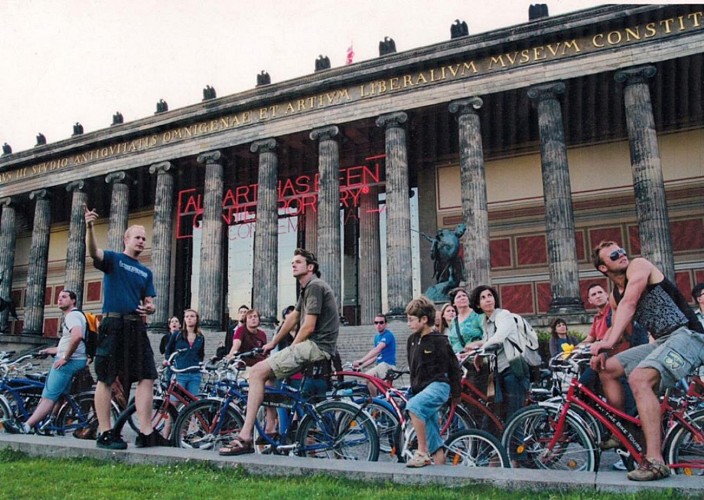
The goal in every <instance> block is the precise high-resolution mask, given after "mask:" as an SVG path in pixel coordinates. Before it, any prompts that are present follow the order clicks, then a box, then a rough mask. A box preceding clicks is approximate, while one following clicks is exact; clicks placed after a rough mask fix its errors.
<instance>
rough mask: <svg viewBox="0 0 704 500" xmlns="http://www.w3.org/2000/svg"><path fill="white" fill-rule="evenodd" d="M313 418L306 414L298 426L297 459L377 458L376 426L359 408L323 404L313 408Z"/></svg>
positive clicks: (373, 459) (336, 403)
mask: <svg viewBox="0 0 704 500" xmlns="http://www.w3.org/2000/svg"><path fill="white" fill-rule="evenodd" d="M315 412H316V416H315V417H313V416H311V415H306V417H305V418H304V419H303V421H302V422H301V424H300V426H299V427H298V433H297V434H296V442H297V443H298V447H299V449H298V453H299V455H300V456H304V457H313V458H336V459H342V460H369V461H372V462H375V461H376V460H377V459H378V458H379V435H378V434H377V430H376V426H375V425H374V422H373V421H372V419H371V418H370V417H369V415H368V414H367V413H366V412H364V411H363V410H362V409H361V407H359V406H358V405H355V404H352V403H348V402H345V401H323V402H322V403H318V404H317V405H315Z"/></svg>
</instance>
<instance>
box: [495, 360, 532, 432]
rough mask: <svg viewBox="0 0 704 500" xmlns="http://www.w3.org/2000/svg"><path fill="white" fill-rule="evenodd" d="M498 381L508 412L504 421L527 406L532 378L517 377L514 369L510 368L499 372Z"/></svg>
mask: <svg viewBox="0 0 704 500" xmlns="http://www.w3.org/2000/svg"><path fill="white" fill-rule="evenodd" d="M498 383H499V390H500V393H501V394H502V397H503V403H504V408H505V413H506V416H505V417H504V421H508V419H509V418H511V415H513V414H514V413H516V412H517V411H518V410H520V409H521V408H523V406H525V402H526V393H527V392H528V387H529V386H530V380H529V378H528V377H517V376H516V375H515V374H514V373H513V370H511V369H510V368H508V369H506V370H504V371H503V372H501V373H499V382H498ZM496 392H499V391H496Z"/></svg>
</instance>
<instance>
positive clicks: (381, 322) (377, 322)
mask: <svg viewBox="0 0 704 500" xmlns="http://www.w3.org/2000/svg"><path fill="white" fill-rule="evenodd" d="M384 323H386V321H375V322H374V324H375V325H383V324H384Z"/></svg>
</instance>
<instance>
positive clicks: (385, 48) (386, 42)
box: [379, 36, 396, 56]
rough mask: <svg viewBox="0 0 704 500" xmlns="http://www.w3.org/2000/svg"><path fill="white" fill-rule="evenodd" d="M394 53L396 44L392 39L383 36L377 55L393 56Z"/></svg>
mask: <svg viewBox="0 0 704 500" xmlns="http://www.w3.org/2000/svg"><path fill="white" fill-rule="evenodd" d="M395 52H396V42H394V39H393V38H389V37H388V36H385V37H384V39H383V40H382V41H381V42H379V55H380V56H385V55H386V54H394V53H395Z"/></svg>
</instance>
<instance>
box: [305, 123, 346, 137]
mask: <svg viewBox="0 0 704 500" xmlns="http://www.w3.org/2000/svg"><path fill="white" fill-rule="evenodd" d="M339 134H340V127H338V126H337V125H328V126H327V127H320V128H314V129H313V130H311V131H310V140H311V141H317V140H321V141H329V140H332V139H334V138H335V137H336V136H338V135H339Z"/></svg>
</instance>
